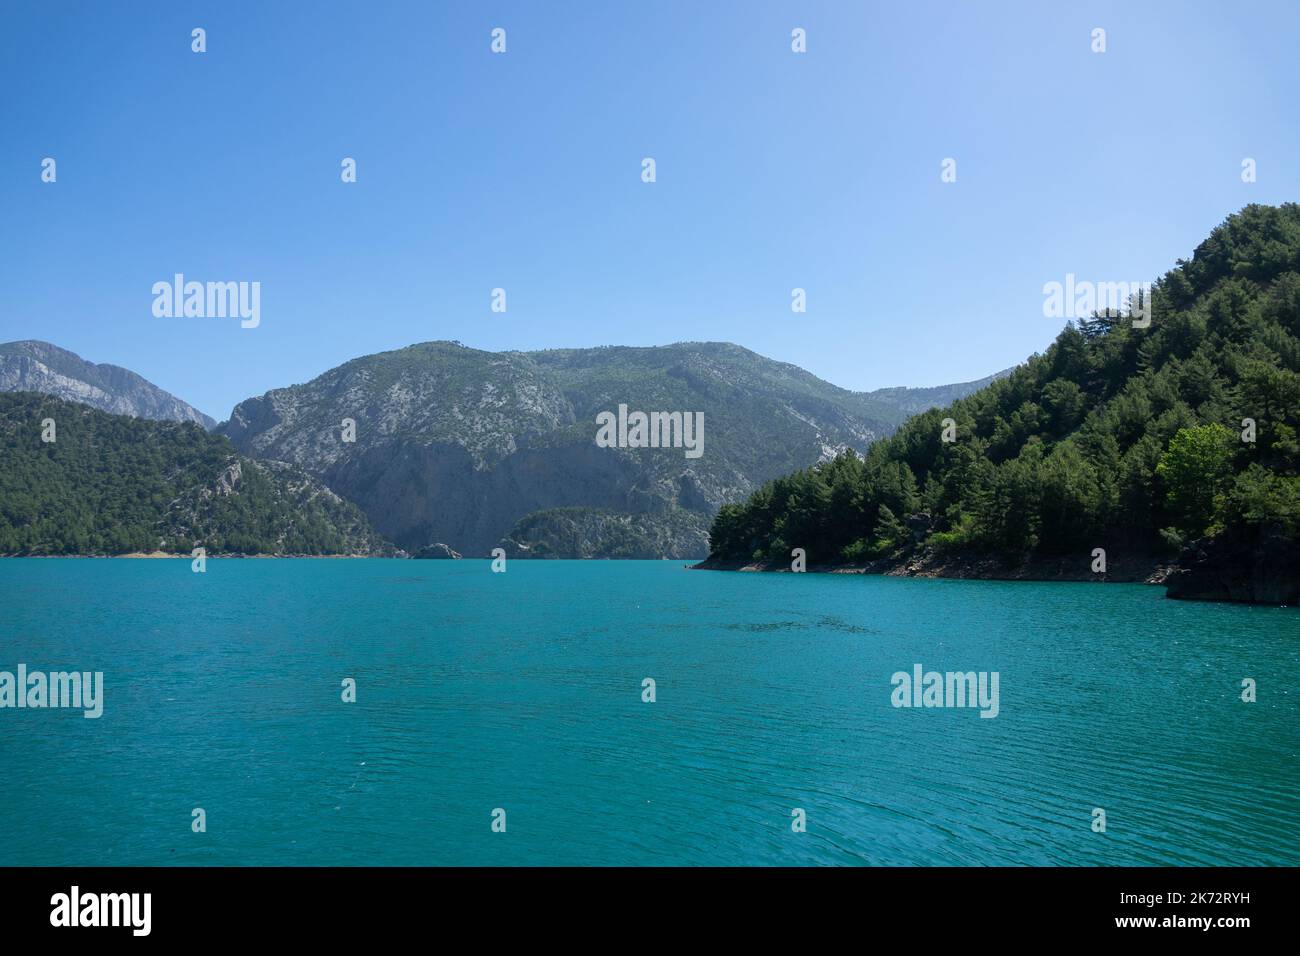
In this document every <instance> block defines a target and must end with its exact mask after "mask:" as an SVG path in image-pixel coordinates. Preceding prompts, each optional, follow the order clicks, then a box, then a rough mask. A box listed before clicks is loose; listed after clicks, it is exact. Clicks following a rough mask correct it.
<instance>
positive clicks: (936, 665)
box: [0, 559, 1300, 865]
mask: <svg viewBox="0 0 1300 956" xmlns="http://www.w3.org/2000/svg"><path fill="white" fill-rule="evenodd" d="M0 597H2V606H3V615H2V616H0V670H7V671H11V672H12V671H14V670H15V669H16V666H17V665H18V664H19V663H24V664H26V665H27V666H28V668H29V669H30V670H46V671H56V670H65V669H76V670H79V671H103V673H104V685H105V692H104V713H103V716H102V717H101V718H99V719H97V720H87V719H85V718H83V717H82V715H81V712H80V711H71V710H53V709H45V710H32V709H23V710H17V709H7V708H6V709H0V774H2V775H3V778H2V780H0V865H32V864H78V865H82V864H84V865H96V864H98V865H122V864H288V865H304V864H305V865H310V864H345V865H346V864H398V865H408V864H410V865H488V864H544V865H550V864H632V865H635V864H669V865H678V864H685V865H697V864H707V865H734V864H741V865H748V864H796V865H801V864H881V865H901V864H994V865H1003V864H1084V865H1095V864H1100V865H1134V864H1242V865H1255V864H1289V865H1297V864H1300V760H1298V759H1297V754H1298V752H1300V719H1298V718H1300V613H1298V612H1297V611H1296V610H1295V609H1279V608H1265V607H1244V606H1231V605H1218V604H1199V603H1182V602H1177V601H1169V600H1166V599H1165V598H1164V592H1163V589H1161V588H1155V587H1146V586H1142V585H1098V584H1037V583H1020V582H1015V583H1002V582H976V581H934V580H909V579H896V578H879V577H860V576H849V575H842V576H841V575H817V574H804V575H792V574H784V575H773V574H738V573H723V572H704V571H686V570H684V569H683V567H682V564H681V562H648V561H645V562H547V561H535V562H526V561H515V562H511V564H510V565H509V570H508V571H507V572H506V573H504V574H494V573H492V572H491V571H490V565H489V562H487V561H469V560H466V561H446V562H441V561H399V560H289V559H280V560H209V561H208V564H207V572H206V573H205V574H194V573H192V572H191V571H190V563H189V561H188V560H152V561H150V560H90V559H85V560H81V559H74V560H49V559H45V560H42V559H6V560H4V561H0ZM915 664H921V665H922V666H923V667H924V668H925V669H926V670H931V669H933V670H938V671H949V670H952V671H977V672H978V671H989V672H992V671H997V672H998V674H999V714H998V716H997V717H996V718H993V719H987V718H981V717H980V716H979V711H978V710H976V709H971V708H964V709H963V708H895V707H894V706H892V704H891V694H892V693H893V685H892V684H891V675H892V674H894V673H895V672H897V671H907V672H911V670H912V668H913V666H914V665H915ZM349 677H350V678H354V679H355V680H356V682H357V700H356V702H355V703H344V702H343V701H342V700H341V686H340V684H341V682H342V681H343V679H344V678H349ZM646 677H650V678H653V679H654V680H655V682H656V698H657V699H656V700H655V702H654V703H644V702H643V701H642V680H643V679H644V678H646ZM1247 677H1249V678H1253V679H1254V680H1255V681H1256V682H1257V687H1258V690H1257V693H1258V700H1257V702H1255V703H1244V702H1242V700H1241V693H1242V688H1241V682H1242V679H1243V678H1247ZM195 807H202V808H203V809H204V810H205V811H206V817H207V832H206V833H194V832H192V831H191V811H192V809H193V808H195ZM495 808H502V809H504V810H505V811H506V832H505V833H494V832H493V831H492V826H491V825H492V811H493V810H494V809H495ZM793 808H802V809H803V810H804V811H805V813H806V815H807V832H804V833H796V832H793V831H792V829H791V825H790V824H791V820H792V816H791V811H792V809H793ZM1094 808H1102V809H1104V810H1105V813H1106V832H1105V833H1094V832H1093V830H1092V821H1093V815H1092V814H1093V810H1094Z"/></svg>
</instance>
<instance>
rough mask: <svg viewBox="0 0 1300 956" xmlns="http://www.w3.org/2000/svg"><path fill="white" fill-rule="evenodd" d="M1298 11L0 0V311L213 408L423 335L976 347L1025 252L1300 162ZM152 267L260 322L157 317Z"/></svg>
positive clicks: (1026, 304)
mask: <svg viewBox="0 0 1300 956" xmlns="http://www.w3.org/2000/svg"><path fill="white" fill-rule="evenodd" d="M194 27H203V28H205V29H206V31H207V52H206V53H203V54H196V53H193V52H191V35H190V32H191V30H192V29H193V28H194ZM494 27H501V28H504V29H505V30H506V43H507V47H506V53H505V54H501V55H496V54H493V53H492V52H491V49H490V43H491V37H490V33H491V31H492V29H493V28H494ZM795 27H802V28H804V29H805V30H806V31H807V47H808V50H807V53H806V54H802V55H800V54H795V53H793V52H792V51H791V49H790V43H791V40H790V33H791V30H792V29H793V28H795ZM1095 27H1102V28H1104V29H1105V30H1106V46H1107V49H1106V52H1105V53H1103V54H1097V53H1093V52H1092V49H1091V45H1092V39H1091V32H1092V30H1093V29H1094V28H1095ZM1298 50H1300V3H1296V2H1295V0H1280V2H1252V0H1244V2H1243V0H1233V2H1220V3H1208V2H1187V0H1174V2H1134V0H1125V2H1118V3H1086V2H1080V3H1069V4H1066V3H1057V2H1044V0H1033V2H1025V3H1009V2H1008V3H993V2H990V3H978V4H977V3H967V2H958V0H949V2H945V3H927V2H913V0H907V2H898V3H860V2H845V0H840V2H834V3H776V2H756V0H743V2H742V0H735V2H709V3H704V2H698V0H695V2H660V0H656V2H653V3H630V2H629V3H622V2H619V3H615V2H598V0H591V2H581V3H578V2H548V3H540V2H520V3H480V2H475V3H450V2H432V0H425V2H418V3H416V2H411V3H395V2H394V3H385V2H358V3H334V2H312V3H306V2H301V3H298V2H294V3H291V2H287V0H286V2H278V0H277V2H263V0H259V2H230V0H222V2H209V3H187V2H174V0H168V2H132V3H102V2H86V3H59V2H44V3H24V4H18V3H5V4H4V5H3V6H2V7H0V341H8V340H11V339H22V338H39V339H46V340H49V341H51V342H54V343H55V344H57V345H60V346H63V347H64V348H68V349H71V350H72V351H74V352H77V353H78V354H80V355H82V356H83V357H85V358H87V359H90V360H92V361H97V362H112V363H115V364H119V365H124V366H126V367H128V368H131V369H133V370H135V371H137V372H139V373H140V374H142V375H144V376H145V377H147V378H149V379H150V380H152V381H154V382H156V383H157V384H159V385H160V386H162V387H163V388H166V389H168V390H169V391H172V392H174V393H176V394H177V395H179V396H180V397H181V398H183V399H185V400H186V401H189V402H190V403H192V404H194V405H195V406H197V407H198V408H200V409H201V410H203V411H205V412H207V413H208V414H210V415H212V416H214V417H216V418H218V419H223V418H225V417H227V416H228V415H229V413H230V409H231V407H232V406H233V405H234V404H235V403H236V402H238V401H240V400H242V399H244V398H246V397H248V396H250V395H257V394H261V393H262V392H264V391H266V390H267V389H270V388H274V387H279V386H284V385H289V384H292V383H295V382H301V381H306V380H307V379H309V378H311V377H313V376H315V375H317V374H319V373H320V372H322V371H324V370H326V369H328V368H331V367H333V366H334V365H337V364H339V363H340V362H343V361H346V360H347V359H349V358H353V357H355V356H358V355H363V354H367V353H371V352H376V351H381V350H384V349H390V348H398V347H401V346H404V345H408V344H410V343H412V342H420V341H427V340H431V339H457V340H460V341H461V342H464V343H465V344H467V345H471V346H475V347H478V348H484V349H492V350H502V349H538V348H553V347H567V346H590V345H603V344H629V345H653V344H662V343H668V342H674V341H680V340H726V341H733V342H737V343H739V344H741V345H744V346H746V347H748V348H751V349H754V350H755V351H758V352H760V353H762V354H765V355H768V356H771V357H773V358H778V359H781V360H784V361H789V362H793V363H795V364H798V365H801V366H803V367H805V368H807V369H809V370H810V371H812V372H814V373H816V374H817V375H820V376H821V377H823V378H825V379H828V380H830V381H832V382H834V383H836V384H838V385H842V386H845V387H848V388H856V389H866V388H875V387H879V386H884V385H932V384H940V383H945V382H952V381H963V380H967V379H972V378H978V377H980V376H983V375H986V374H988V373H990V372H993V371H995V370H998V369H1001V368H1004V367H1006V366H1008V365H1012V364H1014V363H1016V362H1017V361H1019V360H1021V359H1023V358H1024V357H1025V356H1026V355H1028V354H1030V353H1032V352H1034V351H1038V350H1041V349H1043V348H1044V347H1045V346H1046V345H1047V344H1048V343H1049V342H1050V341H1051V339H1052V338H1053V337H1054V335H1055V334H1056V332H1057V331H1058V329H1059V325H1060V321H1059V320H1053V319H1047V318H1045V317H1044V316H1043V291H1042V287H1043V284H1044V283H1045V282H1049V281H1053V280H1058V281H1063V280H1064V277H1065V274H1066V273H1068V272H1073V273H1075V274H1076V275H1077V276H1079V277H1080V278H1090V279H1094V280H1099V281H1100V280H1107V281H1121V280H1132V281H1137V280H1150V279H1154V278H1155V277H1156V276H1158V275H1159V274H1160V273H1162V272H1164V271H1165V270H1166V269H1168V268H1169V267H1171V266H1172V265H1173V264H1174V261H1175V260H1176V259H1177V258H1179V257H1186V256H1189V255H1190V254H1191V252H1192V250H1193V249H1194V247H1195V245H1196V244H1197V243H1198V242H1199V241H1200V240H1201V239H1203V238H1204V236H1205V235H1206V234H1207V233H1208V231H1209V230H1210V229H1211V228H1212V227H1213V226H1215V225H1216V224H1217V223H1219V222H1220V221H1221V220H1222V219H1223V218H1224V217H1225V216H1226V215H1228V214H1229V213H1231V212H1233V211H1235V210H1236V209H1238V208H1240V207H1241V206H1243V205H1245V204H1246V203H1249V202H1263V203H1278V202H1283V201H1291V200H1297V199H1300V111H1298V109H1297V98H1298V97H1300V53H1298V52H1297V51H1298ZM45 157H53V158H55V160H56V162H57V181H56V182H55V183H52V184H51V183H43V182H41V162H42V160H43V159H44V158H45ZM344 157H353V158H355V159H356V161H357V173H358V181H357V182H356V183H355V184H344V183H343V182H341V180H340V162H341V160H342V159H343V158H344ZM644 157H653V158H654V159H655V161H656V164H657V181H656V182H655V183H653V184H646V183H643V182H642V181H641V161H642V159H643V158H644ZM947 157H952V158H954V159H956V161H957V181H956V182H954V183H943V182H941V181H940V171H941V169H940V167H941V163H942V161H943V160H944V159H945V158H947ZM1245 157H1251V158H1254V159H1255V160H1256V163H1257V169H1258V181H1257V182H1255V183H1243V182H1242V179H1241V162H1242V159H1243V158H1245ZM177 272H182V273H184V274H185V275H186V277H187V278H189V279H198V280H201V281H207V280H213V281H219V280H244V281H258V282H260V283H261V285H262V303H261V312H262V318H261V325H260V326H259V327H258V328H256V329H241V328H240V327H239V324H238V322H237V321H232V320H225V319H198V318H189V319H186V318H157V317H155V316H154V315H153V312H152V304H153V295H152V293H151V287H152V285H153V283H155V282H158V281H162V280H170V278H171V277H172V275H173V274H174V273H177ZM495 287H501V288H504V289H505V290H506V295H507V306H508V310H507V311H506V312H505V313H494V312H492V311H491V309H490V301H491V300H490V296H491V290H492V289H493V288H495ZM794 287H802V288H804V289H806V290H807V307H808V311H807V313H806V314H804V315H795V314H793V313H792V312H791V310H790V293H791V289H792V288H794Z"/></svg>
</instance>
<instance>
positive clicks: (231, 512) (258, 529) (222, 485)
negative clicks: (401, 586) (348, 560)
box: [0, 392, 392, 555]
mask: <svg viewBox="0 0 1300 956" xmlns="http://www.w3.org/2000/svg"><path fill="white" fill-rule="evenodd" d="M50 422H52V423H53V425H52V430H50V428H51V426H50V425H49V424H48V423H50ZM43 435H48V436H50V437H53V439H54V440H53V441H44V440H43ZM198 546H202V547H204V548H206V549H207V551H208V553H209V554H357V553H361V554H368V553H383V552H385V551H391V550H392V549H391V546H389V545H387V544H386V543H385V542H384V541H383V540H382V539H380V538H379V537H378V536H377V535H375V534H374V532H373V531H371V529H370V527H369V525H368V524H367V523H366V520H365V518H364V517H363V516H362V515H361V513H360V512H359V511H358V510H357V508H356V507H355V506H354V505H352V504H349V503H348V502H346V501H343V500H342V499H341V498H339V497H338V496H337V495H335V494H334V493H333V492H331V491H330V490H329V489H328V488H325V487H324V486H323V485H321V484H319V483H318V482H316V481H314V480H312V479H310V478H308V477H307V476H306V475H304V474H303V473H302V472H301V471H299V470H297V469H294V468H291V467H290V466H287V465H284V464H280V463H273V462H253V461H250V460H248V459H246V458H241V457H239V456H238V455H236V454H235V450H234V449H233V448H232V447H231V445H230V442H229V441H227V440H226V439H225V438H222V437H220V436H218V435H213V434H210V433H208V432H206V431H204V429H203V428H202V427H200V426H199V425H197V424H193V423H191V422H184V423H182V422H159V421H145V420H143V419H139V418H130V417H127V416H124V415H109V414H107V413H105V412H101V411H98V410H96V409H93V408H90V407H88V406H86V405H81V404H77V403H73V402H65V401H62V400H60V399H57V398H52V397H50V396H46V395H38V394H34V393H31V392H14V393H10V394H0V554H6V555H14V554H20V555H21V554H27V555H55V554H97V555H111V554H126V553H130V552H137V551H139V552H152V551H166V552H171V553H185V554H188V553H189V552H190V551H191V549H192V548H194V547H198Z"/></svg>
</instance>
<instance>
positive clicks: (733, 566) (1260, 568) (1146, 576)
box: [688, 531, 1300, 606]
mask: <svg viewBox="0 0 1300 956" xmlns="http://www.w3.org/2000/svg"><path fill="white" fill-rule="evenodd" d="M688 567H689V568H691V569H692V570H700V571H768V572H777V573H779V572H782V571H784V572H790V571H791V570H792V568H791V563H790V562H789V561H753V560H745V559H725V558H717V557H713V556H710V557H709V558H707V559H705V560H704V561H701V562H700V563H698V564H693V565H688ZM806 570H807V571H810V572H814V573H821V574H879V575H883V576H886V577H914V578H950V579H956V580H982V581H1092V582H1097V583H1105V582H1111V583H1141V584H1158V585H1164V586H1165V588H1166V591H1165V594H1166V596H1167V597H1169V598H1173V599H1176V600H1188V601H1229V602H1234V603H1245V604H1271V605H1283V606H1288V605H1290V606H1294V605H1297V604H1300V548H1298V547H1297V545H1296V543H1295V542H1294V541H1293V540H1291V539H1289V538H1287V537H1286V536H1285V535H1284V534H1282V533H1281V532H1280V531H1264V532H1261V534H1260V535H1259V536H1258V537H1257V538H1256V539H1254V540H1251V541H1238V540H1233V541H1219V540H1204V541H1198V542H1193V543H1192V544H1191V545H1190V546H1188V547H1187V548H1184V549H1183V551H1182V552H1181V553H1180V554H1179V555H1178V558H1177V560H1171V558H1170V557H1169V556H1167V555H1166V556H1161V555H1150V554H1112V555H1108V557H1107V566H1106V572H1105V573H1094V572H1093V571H1092V564H1091V558H1090V557H1088V556H1084V557H1082V558H1080V557H1078V556H1066V557H1055V558H1042V557H1035V558H1028V559H1026V560H1023V561H1007V560H1006V559H1005V558H1004V557H1000V556H997V555H993V554H951V553H948V554H945V553H941V552H937V551H934V550H930V549H926V550H921V551H913V552H910V553H906V554H902V555H894V556H891V557H887V558H880V559H877V560H874V561H866V562H862V563H858V564H848V563H836V564H812V563H810V564H809V565H808V566H807V568H806Z"/></svg>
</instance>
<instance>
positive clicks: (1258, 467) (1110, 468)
mask: <svg viewBox="0 0 1300 956" xmlns="http://www.w3.org/2000/svg"><path fill="white" fill-rule="evenodd" d="M1298 410H1300V206H1297V205H1295V204H1293V203H1288V204H1286V205H1284V206H1281V207H1269V206H1248V207H1246V208H1245V209H1243V210H1242V211H1241V212H1240V213H1237V214H1235V215H1233V216H1231V217H1229V218H1228V219H1227V221H1225V222H1224V223H1223V224H1222V225H1221V226H1219V227H1218V228H1216V229H1215V230H1214V231H1213V233H1212V234H1211V235H1210V237H1209V238H1208V239H1207V240H1206V241H1205V242H1203V243H1202V244H1201V245H1200V246H1199V247H1198V248H1197V249H1196V251H1195V254H1194V255H1193V257H1192V259H1191V261H1190V262H1187V261H1179V263H1178V265H1177V267H1176V268H1174V269H1173V270H1172V271H1170V272H1169V273H1167V274H1166V275H1165V276H1164V277H1163V278H1161V279H1160V280H1159V281H1158V282H1157V283H1156V284H1155V286H1154V290H1153V293H1152V321H1151V324H1150V326H1149V327H1148V328H1145V329H1142V328H1135V327H1133V325H1132V321H1131V319H1129V318H1127V317H1124V318H1119V317H1110V318H1108V317H1105V316H1094V317H1093V318H1092V319H1089V320H1083V321H1080V322H1078V323H1071V324H1070V325H1068V326H1067V327H1066V328H1065V330H1064V331H1062V332H1061V334H1060V335H1059V336H1058V337H1057V339H1056V341H1055V342H1054V343H1053V344H1052V345H1051V347H1050V348H1048V349H1047V351H1046V353H1045V354H1043V355H1035V356H1033V357H1032V358H1030V359H1029V360H1028V361H1027V362H1025V363H1024V364H1023V365H1021V366H1019V367H1018V368H1016V369H1015V370H1014V371H1013V372H1012V373H1011V374H1010V375H1009V376H1008V377H1006V378H1004V379H1000V380H998V381H995V382H994V383H992V384H991V385H989V386H987V387H985V388H983V389H981V390H980V391H978V392H976V393H975V394H973V395H970V396H969V397H967V398H964V399H961V400H959V401H956V402H954V403H952V404H951V405H949V406H948V407H946V408H943V409H934V410H931V411H927V412H925V413H923V414H920V415H917V416H915V417H914V418H912V419H910V420H909V421H908V422H907V423H906V424H904V425H903V426H902V427H901V428H900V429H899V430H898V431H897V433H895V434H894V435H893V436H892V437H890V438H888V439H885V440H883V441H880V442H877V443H876V444H874V445H872V447H871V448H870V449H869V450H868V451H867V453H866V455H865V457H859V456H857V455H854V454H844V455H840V456H839V457H837V458H835V459H834V460H832V461H829V462H825V463H822V464H820V465H816V466H814V467H811V468H808V469H805V470H803V471H798V472H795V473H794V474H791V475H789V476H787V477H783V478H779V479H777V480H775V481H772V482H769V483H767V484H766V485H764V486H763V487H762V488H760V489H759V490H758V491H756V492H755V493H754V494H752V495H751V496H750V497H749V499H748V501H747V502H746V503H744V504H739V505H736V504H733V505H727V506H725V507H723V508H722V509H721V511H720V513H719V514H718V516H717V518H716V520H715V521H714V523H713V526H712V529H711V532H710V544H711V549H712V556H713V557H714V558H716V559H746V560H749V559H756V560H764V559H768V560H772V561H774V562H777V561H779V562H783V563H786V564H787V565H788V562H789V561H790V550H791V549H792V548H795V547H802V548H804V549H806V551H807V560H808V562H809V563H810V564H819V563H820V564H834V563H856V562H862V561H866V560H868V559H877V558H887V557H891V556H893V557H898V556H899V555H903V554H912V555H914V556H919V555H925V554H929V555H935V554H943V553H946V554H949V555H952V554H974V553H977V552H981V553H995V554H997V555H1001V556H1002V557H1003V558H1004V559H1005V560H1006V561H1008V562H1016V561H1024V560H1028V559H1031V558H1033V557H1036V556H1048V555H1062V554H1074V553H1078V554H1081V555H1083V559H1084V561H1085V563H1086V561H1087V556H1088V555H1089V554H1090V552H1091V549H1093V548H1097V547H1101V548H1106V549H1107V550H1108V551H1109V552H1110V553H1116V552H1118V553H1124V552H1128V553H1141V554H1148V555H1159V554H1162V553H1168V554H1170V555H1172V554H1173V553H1176V551H1177V549H1178V548H1179V547H1180V546H1183V545H1186V544H1188V543H1190V542H1192V541H1194V540H1196V539H1203V538H1205V537H1207V536H1209V537H1211V538H1217V539H1226V538H1231V539H1233V540H1239V541H1243V542H1249V541H1251V540H1255V539H1257V538H1258V536H1259V535H1261V534H1264V533H1266V532H1267V533H1268V534H1271V535H1274V536H1277V535H1282V536H1284V537H1285V538H1287V539H1288V540H1289V541H1290V542H1291V544H1292V545H1294V543H1295V541H1296V538H1297V530H1298V528H1297V526H1298V524H1300V478H1298V477H1297V468H1298V466H1300V444H1298V443H1297V431H1296V429H1297V412H1298ZM949 418H950V419H952V420H953V421H954V422H955V424H956V431H955V440H953V441H951V442H945V441H944V440H943V437H944V434H943V433H944V420H945V419H949ZM1243 419H1251V420H1253V422H1254V435H1253V438H1254V440H1253V441H1251V440H1248V439H1249V438H1250V437H1251V433H1250V429H1251V425H1250V423H1249V422H1247V423H1245V424H1243ZM950 436H951V432H950Z"/></svg>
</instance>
